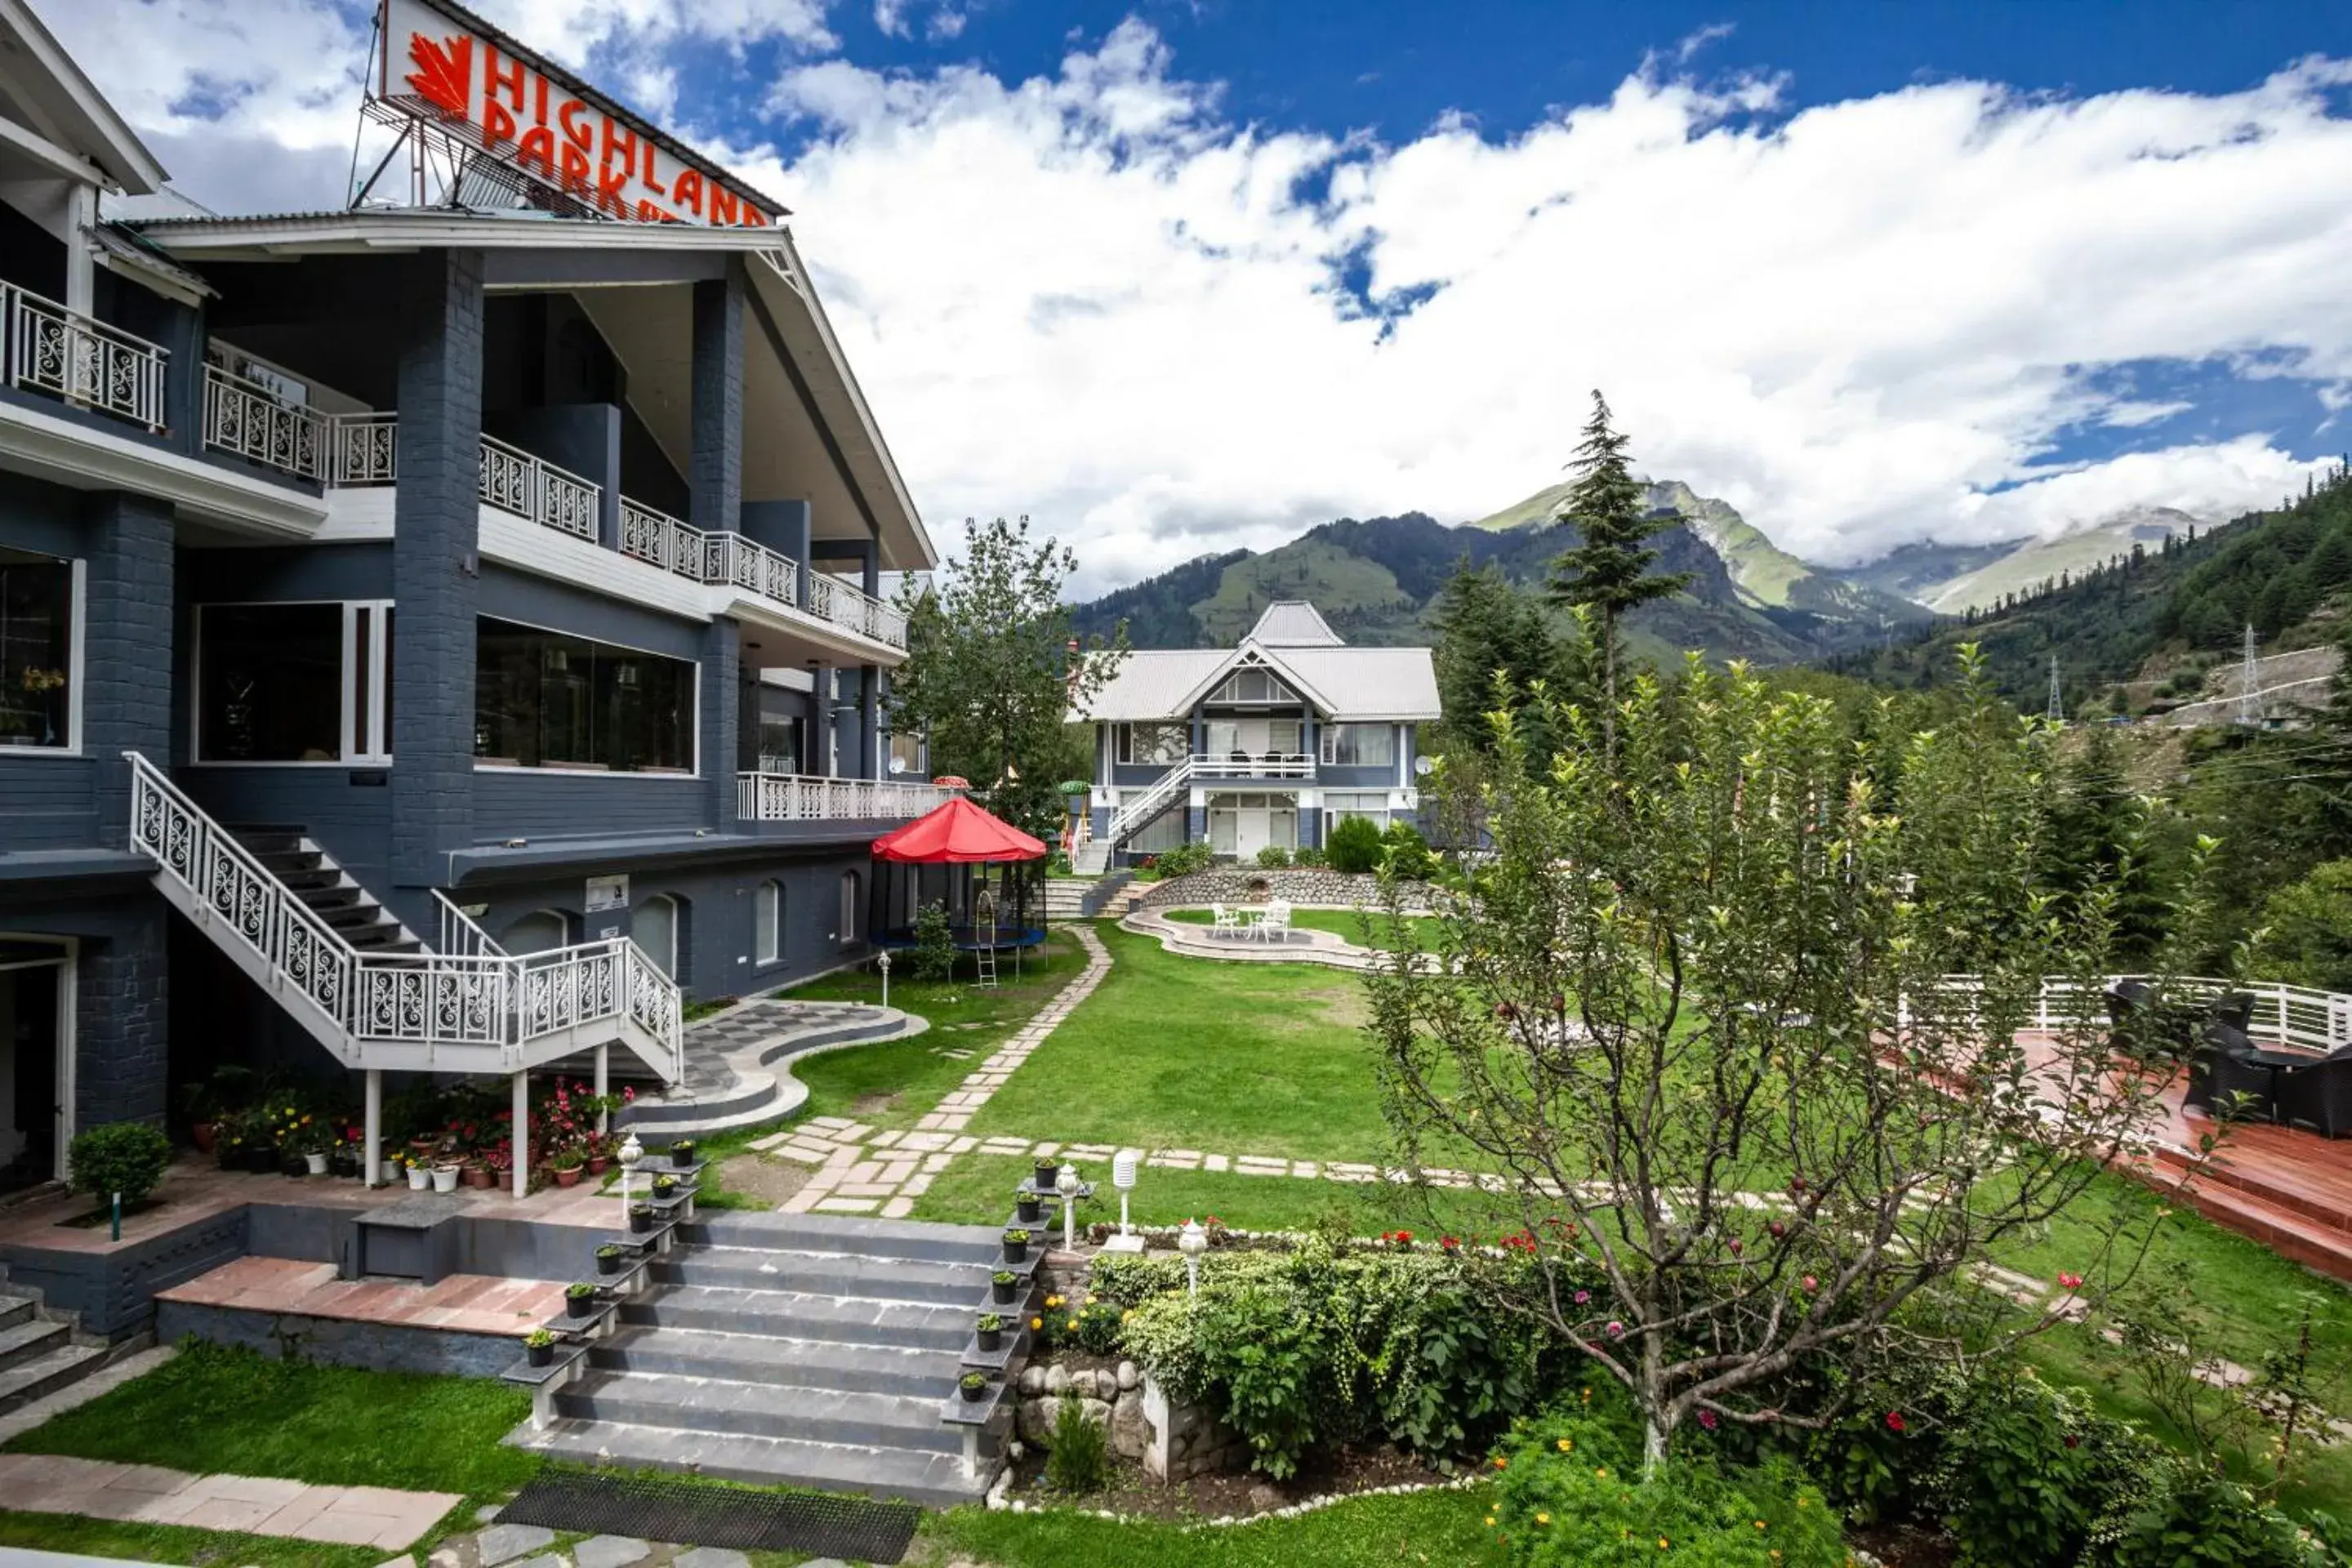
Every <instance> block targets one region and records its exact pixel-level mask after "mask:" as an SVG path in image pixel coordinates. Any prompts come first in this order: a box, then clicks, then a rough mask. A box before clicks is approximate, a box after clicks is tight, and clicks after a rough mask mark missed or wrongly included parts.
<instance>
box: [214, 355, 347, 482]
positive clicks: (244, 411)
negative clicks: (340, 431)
mask: <svg viewBox="0 0 2352 1568" xmlns="http://www.w3.org/2000/svg"><path fill="white" fill-rule="evenodd" d="M205 446H207V447H212V448H213V449H214V450H215V451H216V452H226V453H228V454H229V455H230V456H232V457H237V458H246V459H247V461H250V462H256V463H267V464H268V466H269V467H271V468H277V469H278V470H279V471H281V472H284V473H289V474H292V475H294V476H295V477H296V478H297V479H318V478H320V475H321V474H322V472H323V471H324V465H325V463H326V461H327V459H328V457H329V455H330V449H331V447H332V446H333V426H331V424H330V423H329V422H328V419H327V417H326V416H324V415H322V414H320V413H319V412H318V411H317V410H315V409H310V408H305V407H303V406H302V405H300V404H298V403H284V402H280V401H279V400H278V397H277V395H275V394H273V393H272V392H271V391H270V390H269V389H268V387H266V386H263V385H262V384H260V383H258V382H253V381H247V380H246V379H245V377H243V376H241V375H232V374H229V373H228V372H227V371H225V370H223V369H221V367H220V366H218V365H216V364H208V365H206V366H205Z"/></svg>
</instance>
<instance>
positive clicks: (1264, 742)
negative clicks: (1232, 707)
mask: <svg viewBox="0 0 2352 1568" xmlns="http://www.w3.org/2000/svg"><path fill="white" fill-rule="evenodd" d="M1273 728H1274V726H1273V725H1271V724H1269V723H1267V722H1266V721H1265V720H1263V719H1244V720H1243V721H1242V722H1241V749H1242V750H1243V751H1244V752H1248V753H1249V754H1250V755H1251V756H1253V757H1262V756H1264V755H1265V754H1266V752H1270V751H1272V750H1273V749H1274V741H1273V737H1272V733H1271V731H1273Z"/></svg>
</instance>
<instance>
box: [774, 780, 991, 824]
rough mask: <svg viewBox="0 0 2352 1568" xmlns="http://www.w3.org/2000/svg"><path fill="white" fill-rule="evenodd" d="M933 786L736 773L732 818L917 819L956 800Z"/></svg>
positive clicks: (942, 787)
mask: <svg viewBox="0 0 2352 1568" xmlns="http://www.w3.org/2000/svg"><path fill="white" fill-rule="evenodd" d="M956 794H957V792H956V791H955V790H954V789H953V788H950V787H949V786H946V785H942V784H905V783H901V782H900V781H898V780H897V779H828V778H818V777H815V776H813V775H811V774H807V773H737V774H736V775H735V814H736V816H739V817H740V818H741V819H742V820H743V821H746V822H845V821H846V822H858V821H882V820H885V819H890V818H897V817H917V816H922V815H923V814H924V813H926V812H929V811H932V810H935V809H937V808H938V807H940V806H941V805H946V804H947V803H948V802H949V801H950V800H952V799H954V798H955V795H956Z"/></svg>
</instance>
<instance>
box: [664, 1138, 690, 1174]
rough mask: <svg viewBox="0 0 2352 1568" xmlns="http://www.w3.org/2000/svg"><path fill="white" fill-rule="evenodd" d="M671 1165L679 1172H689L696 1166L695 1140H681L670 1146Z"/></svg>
mask: <svg viewBox="0 0 2352 1568" xmlns="http://www.w3.org/2000/svg"><path fill="white" fill-rule="evenodd" d="M669 1163H671V1164H673V1165H675V1166H677V1168H678V1169H679V1170H681V1171H684V1170H689V1169H691V1168H692V1167H693V1164H694V1140H693V1139H691V1138H681V1139H679V1140H678V1141H677V1142H675V1143H673V1144H671V1145H670V1146H669Z"/></svg>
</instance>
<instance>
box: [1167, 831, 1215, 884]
mask: <svg viewBox="0 0 2352 1568" xmlns="http://www.w3.org/2000/svg"><path fill="white" fill-rule="evenodd" d="M1216 858H1217V852H1216V851H1215V850H1214V849H1213V848H1211V847H1209V846H1208V845H1207V844H1205V843H1202V842H1201V841H1200V840H1198V839H1195V840H1193V841H1192V843H1190V844H1179V845H1178V846H1176V847H1175V848H1173V849H1163V850H1161V851H1160V854H1159V855H1158V856H1157V857H1155V859H1156V861H1157V863H1158V867H1159V870H1160V880H1161V881H1163V882H1172V881H1174V880H1175V879H1177V878H1179V877H1189V876H1191V875H1192V873H1193V872H1195V871H1205V870H1207V869H1208V868H1209V866H1210V863H1211V862H1212V861H1213V860H1215V859H1216Z"/></svg>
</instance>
